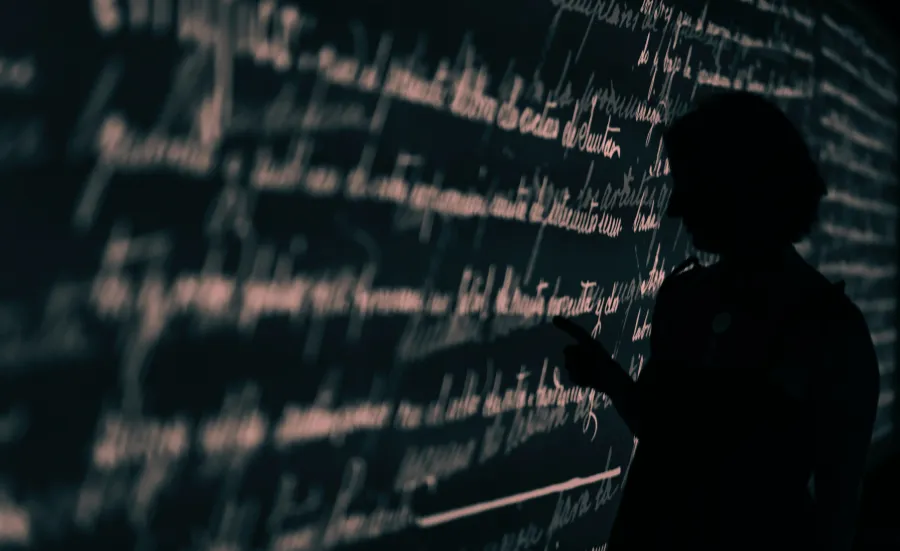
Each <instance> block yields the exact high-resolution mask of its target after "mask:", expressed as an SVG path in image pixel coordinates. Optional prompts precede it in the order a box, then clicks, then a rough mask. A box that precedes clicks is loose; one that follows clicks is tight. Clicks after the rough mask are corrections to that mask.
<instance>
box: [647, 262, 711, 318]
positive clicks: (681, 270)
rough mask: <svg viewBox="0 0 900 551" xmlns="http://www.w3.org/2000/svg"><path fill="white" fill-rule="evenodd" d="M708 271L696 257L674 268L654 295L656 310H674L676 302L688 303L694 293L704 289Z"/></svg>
mask: <svg viewBox="0 0 900 551" xmlns="http://www.w3.org/2000/svg"><path fill="white" fill-rule="evenodd" d="M708 277H709V269H708V268H706V267H705V266H703V265H702V264H701V263H700V261H699V260H697V258H696V257H690V258H688V259H687V260H685V261H684V262H682V263H681V264H679V265H678V266H676V267H675V268H674V269H673V270H672V271H671V272H669V274H668V275H667V276H666V277H665V279H663V282H662V284H661V285H660V287H659V290H658V291H657V293H656V310H661V309H662V310H666V309H668V308H675V307H676V304H675V303H677V302H681V301H690V300H691V298H692V297H693V296H695V293H697V292H699V291H700V290H702V289H704V288H705V287H706V285H705V284H704V281H706V280H707V278H708Z"/></svg>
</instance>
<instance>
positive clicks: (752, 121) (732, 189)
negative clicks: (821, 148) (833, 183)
mask: <svg viewBox="0 0 900 551" xmlns="http://www.w3.org/2000/svg"><path fill="white" fill-rule="evenodd" d="M663 140H664V142H665V146H666V150H667V153H668V155H669V158H670V159H671V160H672V162H673V163H675V162H677V161H678V159H679V158H682V159H684V158H687V159H689V162H690V163H691V164H692V165H695V166H696V165H699V166H700V167H702V171H703V173H704V174H705V175H706V177H711V176H715V177H716V178H717V179H720V180H721V181H720V182H717V184H719V185H722V186H728V189H726V190H725V191H726V193H727V196H729V198H734V199H736V200H737V201H733V204H731V205H725V207H726V208H735V209H742V210H749V211H753V212H754V213H755V214H758V215H759V217H760V220H762V221H764V223H765V224H766V226H768V228H770V230H769V231H770V235H772V236H774V237H775V238H777V239H779V240H784V241H789V242H791V243H796V242H797V241H800V240H801V239H803V238H804V237H805V236H806V235H808V234H809V233H810V231H811V230H812V228H813V225H814V224H815V223H816V221H817V219H818V210H819V203H820V202H821V200H822V197H823V196H825V194H826V193H827V188H826V185H825V181H824V180H823V178H822V176H821V174H820V173H819V170H818V168H817V166H816V162H815V160H814V159H813V157H812V156H811V155H810V152H809V149H808V148H807V146H806V143H805V142H804V139H803V136H802V135H801V134H800V131H799V130H798V129H797V128H796V127H795V126H794V124H793V123H791V121H790V120H789V119H788V117H787V116H786V115H785V114H784V113H783V112H782V111H781V109H779V108H778V106H776V105H775V104H774V103H772V102H770V101H769V100H767V99H765V98H763V97H761V96H759V95H756V94H751V93H749V92H722V93H717V94H713V95H710V96H708V97H706V98H705V99H703V100H701V101H699V102H698V103H697V105H696V108H695V109H693V110H692V111H690V112H688V113H687V114H685V115H684V116H682V117H680V118H678V119H676V120H675V121H674V122H673V123H672V124H670V125H669V126H668V128H666V130H665V132H664V135H663ZM772 232H774V233H772Z"/></svg>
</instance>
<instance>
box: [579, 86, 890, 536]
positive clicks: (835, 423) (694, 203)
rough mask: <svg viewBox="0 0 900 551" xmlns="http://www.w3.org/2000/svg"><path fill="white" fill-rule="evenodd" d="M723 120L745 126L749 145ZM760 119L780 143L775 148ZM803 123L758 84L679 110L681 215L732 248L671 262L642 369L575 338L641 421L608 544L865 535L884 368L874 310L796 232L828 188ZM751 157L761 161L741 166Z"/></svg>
mask: <svg viewBox="0 0 900 551" xmlns="http://www.w3.org/2000/svg"><path fill="white" fill-rule="evenodd" d="M779 116H780V117H781V118H779ZM723 123H728V124H732V125H737V126H736V127H735V128H736V132H737V133H738V134H740V133H741V132H743V135H741V136H738V137H735V138H733V140H732V142H731V146H732V147H734V148H737V149H729V148H727V147H724V146H723V145H721V144H725V143H728V140H729V139H732V135H733V134H734V133H735V132H729V130H728V129H727V128H725V129H723V128H722V126H721V125H722V124H723ZM760 128H763V129H764V130H765V131H766V132H775V133H778V134H779V139H778V140H777V142H778V143H776V144H774V146H776V147H779V148H780V150H779V151H777V152H775V153H774V154H773V153H772V152H771V151H769V152H766V151H764V150H761V148H762V149H764V148H766V147H771V146H772V145H773V144H771V143H767V142H765V141H760V140H758V138H759V136H754V129H760ZM791 131H793V132H794V134H790V132H791ZM760 132H762V130H760ZM789 134H790V135H789ZM798 136H799V135H798V134H796V130H793V127H792V126H790V123H788V122H787V119H786V118H784V116H783V115H781V114H780V112H778V111H777V108H775V107H774V106H771V105H770V104H767V103H765V102H764V101H761V100H758V99H757V98H754V97H747V95H744V94H728V95H724V96H721V97H720V98H716V99H715V100H713V101H712V102H711V103H708V104H705V105H703V106H701V107H700V109H698V110H697V111H696V112H694V113H693V114H690V115H688V116H686V117H685V118H684V119H682V120H681V121H677V122H676V123H675V124H674V125H673V126H672V127H671V128H670V129H669V130H668V134H667V135H666V147H667V150H668V153H669V162H670V166H671V168H672V174H673V179H674V191H673V195H672V201H671V202H670V205H669V215H670V216H673V217H676V218H681V220H682V222H683V223H684V226H685V227H686V228H687V229H688V232H689V233H690V234H691V237H692V238H693V241H694V244H695V246H696V247H697V248H698V249H700V250H703V251H707V252H711V253H714V254H718V255H720V258H721V260H720V261H719V262H718V263H717V264H715V265H713V266H710V267H703V266H699V265H697V264H696V263H693V265H692V266H683V269H681V270H679V271H676V272H675V273H673V274H672V275H670V276H669V277H668V278H666V280H665V282H664V283H663V285H662V287H661V288H660V290H659V292H658V294H657V299H656V306H655V309H654V316H653V322H652V334H651V357H650V360H649V363H648V364H647V365H646V366H645V367H644V368H643V370H642V371H641V374H640V377H639V379H638V380H637V382H634V381H632V380H631V379H630V378H629V377H628V375H627V374H625V372H624V371H623V370H621V368H619V367H618V366H617V365H616V364H615V362H614V361H612V359H611V358H609V356H608V354H606V352H605V351H603V350H602V348H598V347H599V345H597V344H596V343H591V344H589V345H586V344H581V345H579V346H576V347H575V348H577V350H575V349H573V348H572V347H570V348H569V349H567V368H569V369H570V373H571V374H573V375H574V376H573V380H575V382H576V383H579V384H585V385H588V386H592V387H594V388H597V389H598V390H601V391H603V392H606V393H607V394H608V395H609V396H610V398H611V399H612V401H613V404H614V406H615V407H616V409H617V411H618V412H619V414H620V416H621V417H622V418H623V419H624V421H625V422H626V424H627V425H628V426H629V427H630V428H631V430H632V431H633V432H634V434H635V436H636V437H637V438H638V439H639V445H638V448H637V450H636V453H635V456H634V459H633V462H632V464H631V466H630V467H629V470H628V472H627V480H626V481H625V489H624V493H623V497H622V502H621V504H620V508H619V513H618V516H617V518H616V522H615V525H614V528H613V532H612V535H611V538H610V542H609V549H610V551H622V550H632V549H647V550H653V549H668V548H672V547H674V546H681V545H684V546H686V548H691V549H694V550H695V551H696V550H702V549H710V550H712V549H716V550H719V549H728V550H737V549H767V550H775V549H816V550H819V549H821V550H834V551H838V550H840V551H848V550H849V549H850V547H851V545H852V540H853V535H854V531H855V525H856V507H857V502H858V496H859V487H860V484H861V480H862V475H863V471H864V469H865V462H866V453H867V450H868V445H869V442H870V440H871V434H872V429H873V425H874V420H875V414H876V409H877V399H878V392H879V373H878V366H877V358H876V355H875V349H874V346H873V344H872V340H871V337H870V335H869V330H868V327H867V325H866V322H865V320H864V318H863V316H862V314H861V312H860V310H859V309H858V308H857V307H856V306H855V305H853V303H852V302H851V301H850V300H849V298H847V297H846V295H845V294H844V292H843V286H842V285H836V284H834V283H831V282H829V281H828V280H827V279H826V278H825V277H824V276H822V275H821V274H819V273H818V272H817V271H816V270H815V269H814V268H813V267H812V266H810V265H809V264H807V263H806V262H805V261H804V260H803V259H802V258H801V257H800V255H799V254H797V252H796V251H795V250H794V248H793V247H792V243H793V242H796V241H798V240H799V239H801V238H802V237H803V236H804V235H806V234H807V233H808V231H809V229H810V227H811V226H812V224H813V222H814V221H815V215H816V210H817V207H818V202H819V198H820V197H821V195H823V194H824V184H823V183H822V182H821V180H820V179H818V174H817V172H816V171H815V167H814V164H812V161H811V159H809V158H808V153H806V149H805V146H804V145H803V143H802V140H800V139H799V137H798ZM754 139H756V143H753V142H754ZM711 142H717V143H711ZM770 142H771V140H770ZM710 154H714V155H717V156H716V157H714V160H713V161H711V162H706V161H705V160H708V159H709V157H708V155H710ZM741 159H745V164H746V163H750V164H752V166H747V168H746V170H744V173H742V175H741V176H738V177H735V181H732V182H731V183H728V179H730V178H731V173H728V172H721V171H722V170H725V168H727V167H728V166H733V165H734V164H735V163H740V162H741V161H740V160H741ZM747 159H749V161H748V160H747ZM776 168H777V169H778V170H776ZM779 170H780V172H779ZM781 176H786V178H781ZM719 178H721V181H720V180H719ZM754 182H761V183H759V184H758V185H757V186H756V187H755V188H753V189H748V188H750V187H752V186H751V184H754ZM773 186H775V187H774V189H777V190H779V193H777V194H774V196H773V194H772V193H771V190H772V189H773ZM741 204H743V207H744V208H746V209H747V210H746V211H745V212H743V213H737V212H735V211H734V209H735V208H740V207H739V206H738V205H741ZM756 220H761V221H763V223H761V224H756V223H754V222H755V221H756ZM563 325H564V326H566V324H563ZM568 328H569V329H571V326H568ZM591 349H593V350H594V351H593V352H590V351H589V350H591ZM592 354H593V356H592ZM586 358H592V359H590V360H588V361H585V359H586ZM600 365H602V366H603V367H598V366H600Z"/></svg>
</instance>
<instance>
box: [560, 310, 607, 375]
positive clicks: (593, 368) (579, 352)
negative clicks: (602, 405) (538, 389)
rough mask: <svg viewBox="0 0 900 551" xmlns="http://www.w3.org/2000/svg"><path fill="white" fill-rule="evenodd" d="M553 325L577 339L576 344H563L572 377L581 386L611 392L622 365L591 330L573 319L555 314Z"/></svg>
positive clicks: (567, 366)
mask: <svg viewBox="0 0 900 551" xmlns="http://www.w3.org/2000/svg"><path fill="white" fill-rule="evenodd" d="M553 325H554V326H556V328H557V329H559V330H561V331H563V332H564V333H566V334H567V335H569V336H570V337H572V338H573V339H575V344H570V345H568V346H566V347H565V348H563V355H564V357H565V368H566V371H568V372H569V379H571V380H572V382H573V383H575V384H576V385H578V386H584V387H589V388H593V389H595V390H599V391H600V392H607V393H608V392H609V391H610V390H611V389H610V388H609V387H610V384H611V383H612V382H613V380H614V378H615V375H616V373H615V370H618V369H620V368H619V367H618V365H616V362H615V360H613V359H612V356H610V355H609V353H608V352H607V351H606V349H604V348H603V345H601V344H600V343H599V342H597V341H595V340H594V338H593V337H591V334H590V333H588V332H587V331H586V330H585V329H584V328H582V327H581V326H580V325H578V324H577V323H575V322H573V321H572V320H569V319H566V318H564V317H562V316H555V317H554V318H553Z"/></svg>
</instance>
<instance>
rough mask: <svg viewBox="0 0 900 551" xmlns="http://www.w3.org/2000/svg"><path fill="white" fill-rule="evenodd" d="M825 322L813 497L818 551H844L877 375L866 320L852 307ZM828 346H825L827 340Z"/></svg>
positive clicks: (850, 529) (852, 522) (875, 405)
mask: <svg viewBox="0 0 900 551" xmlns="http://www.w3.org/2000/svg"><path fill="white" fill-rule="evenodd" d="M846 310H847V312H846V313H845V314H844V315H843V316H840V318H839V319H836V320H834V321H832V322H831V323H830V325H831V326H832V330H831V331H829V333H830V335H828V336H829V337H830V339H829V340H830V342H831V346H833V347H834V348H833V351H832V354H831V357H832V361H831V362H830V365H824V366H820V368H822V371H821V378H820V384H819V386H818V390H817V399H816V404H817V407H816V412H815V414H816V420H815V425H816V427H815V428H816V433H815V440H816V449H815V454H816V455H815V467H814V474H813V477H814V479H813V480H814V483H813V488H814V493H815V502H816V536H817V538H818V542H817V544H818V546H817V549H821V550H830V551H849V550H850V549H851V548H852V546H853V538H854V536H855V533H856V524H857V514H858V508H859V498H860V493H861V486H862V479H863V474H864V472H865V468H866V456H867V453H868V449H869V443H870V442H871V439H872V430H873V427H874V424H875V415H876V412H877V409H878V393H879V373H878V359H877V357H876V355H875V347H874V346H873V344H872V339H871V337H870V336H869V331H868V328H867V326H866V322H865V319H864V318H863V316H862V313H860V311H859V310H858V309H856V308H855V307H848V308H846ZM826 342H828V341H826Z"/></svg>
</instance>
